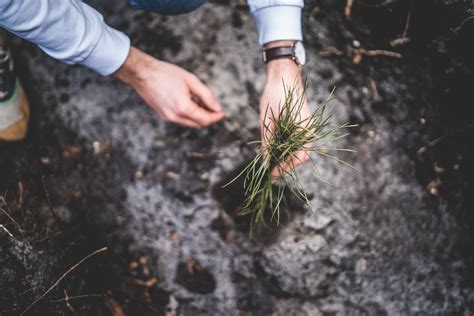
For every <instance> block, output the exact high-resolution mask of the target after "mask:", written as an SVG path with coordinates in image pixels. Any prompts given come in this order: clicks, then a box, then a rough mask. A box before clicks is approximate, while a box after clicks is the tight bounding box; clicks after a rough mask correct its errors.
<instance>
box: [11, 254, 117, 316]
mask: <svg viewBox="0 0 474 316" xmlns="http://www.w3.org/2000/svg"><path fill="white" fill-rule="evenodd" d="M107 250H108V248H107V247H103V248H100V249H97V250H96V251H94V252H91V253H90V254H88V255H87V256H85V257H84V258H82V259H81V260H79V261H78V262H77V263H76V264H74V265H73V266H72V267H70V268H69V269H68V270H67V271H66V272H64V273H63V275H61V276H60V277H59V279H57V280H56V282H54V283H53V285H51V287H50V288H49V289H47V290H46V292H44V293H43V294H42V295H41V296H40V297H38V298H37V299H36V300H34V301H33V303H31V304H30V305H28V307H27V308H26V309H25V310H24V311H23V312H22V313H21V314H20V316H21V315H24V314H25V313H26V312H28V311H29V310H30V309H31V308H32V307H33V306H34V305H36V303H38V302H39V301H41V300H42V299H43V298H44V297H45V296H46V295H48V293H49V292H51V291H52V290H53V289H54V288H55V287H56V286H57V285H58V284H59V283H60V282H61V281H62V280H63V279H64V278H65V277H66V276H67V275H68V274H69V273H71V272H72V271H73V270H74V269H76V268H77V267H78V266H80V265H81V264H82V263H83V262H84V261H86V260H87V259H89V258H90V257H93V256H95V255H96V254H99V253H101V252H104V251H107Z"/></svg>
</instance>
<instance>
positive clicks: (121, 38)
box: [80, 25, 130, 76]
mask: <svg viewBox="0 0 474 316" xmlns="http://www.w3.org/2000/svg"><path fill="white" fill-rule="evenodd" d="M129 50H130V39H129V38H128V36H127V35H125V34H124V33H122V32H120V31H117V30H115V29H113V28H111V27H110V26H108V25H104V27H103V28H102V32H101V35H100V38H99V40H98V41H97V44H96V46H95V47H94V49H93V50H92V52H91V53H90V55H89V56H87V58H85V59H84V60H83V61H82V62H80V64H81V65H84V66H86V67H88V68H91V69H93V70H95V71H97V72H98V73H99V74H101V75H103V76H108V75H110V74H112V73H114V72H115V71H116V70H117V69H119V68H120V66H122V65H123V63H124V62H125V59H127V56H128V52H129Z"/></svg>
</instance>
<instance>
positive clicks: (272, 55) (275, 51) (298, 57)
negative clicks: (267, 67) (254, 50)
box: [262, 41, 306, 66]
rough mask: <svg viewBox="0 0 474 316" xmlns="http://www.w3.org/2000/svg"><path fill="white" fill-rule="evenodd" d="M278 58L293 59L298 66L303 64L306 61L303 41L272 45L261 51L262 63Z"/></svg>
mask: <svg viewBox="0 0 474 316" xmlns="http://www.w3.org/2000/svg"><path fill="white" fill-rule="evenodd" d="M280 58H290V59H293V60H294V61H295V62H296V63H297V64H298V65H299V66H303V65H304V64H305V62H306V53H305V50H304V46H303V43H302V42H300V41H297V42H295V43H294V44H293V45H290V46H279V47H272V48H267V49H264V50H263V51H262V59H263V62H264V63H268V62H269V61H271V60H274V59H280Z"/></svg>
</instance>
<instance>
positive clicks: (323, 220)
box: [303, 215, 333, 231]
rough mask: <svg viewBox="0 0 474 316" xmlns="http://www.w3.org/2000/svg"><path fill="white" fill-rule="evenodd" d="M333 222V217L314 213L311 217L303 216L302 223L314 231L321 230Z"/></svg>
mask: <svg viewBox="0 0 474 316" xmlns="http://www.w3.org/2000/svg"><path fill="white" fill-rule="evenodd" d="M332 222H333V219H332V218H330V217H327V216H324V215H315V216H312V217H308V218H305V219H304V220H303V225H304V226H305V227H307V228H310V229H312V230H315V231H321V230H323V229H324V228H326V227H328V226H329V224H331V223H332Z"/></svg>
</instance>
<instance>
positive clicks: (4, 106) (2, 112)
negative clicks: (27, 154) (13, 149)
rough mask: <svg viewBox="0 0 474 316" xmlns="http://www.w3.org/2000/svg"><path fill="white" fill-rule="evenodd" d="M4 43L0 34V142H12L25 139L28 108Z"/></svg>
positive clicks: (28, 115)
mask: <svg viewBox="0 0 474 316" xmlns="http://www.w3.org/2000/svg"><path fill="white" fill-rule="evenodd" d="M0 32H1V30H0ZM2 38H3V40H2ZM5 42H6V41H5V36H4V35H3V36H2V34H0V140H3V141H9V142H12V141H18V140H22V139H23V138H25V136H26V133H27V131H28V121H29V118H30V107H29V104H28V99H27V98H26V95H25V92H24V90H23V88H22V86H21V85H20V82H19V81H18V78H17V76H16V74H15V72H14V67H13V60H12V58H11V54H10V50H9V49H8V48H6V44H5Z"/></svg>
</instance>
